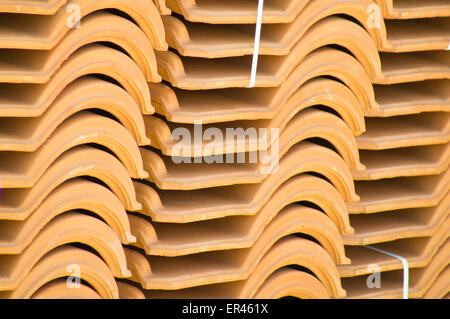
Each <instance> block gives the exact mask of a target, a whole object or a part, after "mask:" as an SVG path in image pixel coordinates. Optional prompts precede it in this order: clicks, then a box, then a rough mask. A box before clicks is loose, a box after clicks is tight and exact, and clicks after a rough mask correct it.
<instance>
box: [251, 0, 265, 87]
mask: <svg viewBox="0 0 450 319" xmlns="http://www.w3.org/2000/svg"><path fill="white" fill-rule="evenodd" d="M263 9H264V0H258V16H257V18H256V31H255V42H254V47H253V61H252V72H251V74H250V85H249V86H247V87H248V88H253V87H254V86H255V83H256V71H257V70H258V58H259V43H260V42H261V25H262V18H263Z"/></svg>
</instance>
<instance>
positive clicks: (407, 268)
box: [364, 246, 409, 299]
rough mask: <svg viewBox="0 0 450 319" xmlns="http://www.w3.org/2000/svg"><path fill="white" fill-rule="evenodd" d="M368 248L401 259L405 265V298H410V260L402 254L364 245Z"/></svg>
mask: <svg viewBox="0 0 450 319" xmlns="http://www.w3.org/2000/svg"><path fill="white" fill-rule="evenodd" d="M364 247H366V248H369V249H372V250H374V251H377V252H379V253H382V254H385V255H388V256H391V257H394V258H397V259H399V260H400V261H401V262H402V265H403V299H408V291H409V265H408V261H407V260H406V259H405V258H403V257H402V256H399V255H396V254H393V253H390V252H388V251H384V250H381V249H378V248H375V247H371V246H364Z"/></svg>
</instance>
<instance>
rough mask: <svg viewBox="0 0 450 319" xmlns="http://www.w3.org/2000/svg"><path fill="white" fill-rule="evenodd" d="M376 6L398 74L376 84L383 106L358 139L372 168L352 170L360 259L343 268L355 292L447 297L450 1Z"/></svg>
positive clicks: (386, 54)
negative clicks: (381, 17)
mask: <svg viewBox="0 0 450 319" xmlns="http://www.w3.org/2000/svg"><path fill="white" fill-rule="evenodd" d="M377 3H378V4H379V5H380V7H381V8H382V12H383V15H384V19H383V21H382V23H380V25H379V28H377V29H376V30H378V32H379V33H380V34H385V36H384V37H381V36H380V37H379V39H381V40H382V41H377V42H376V43H377V48H378V51H379V54H380V58H381V70H382V72H383V74H387V73H391V74H392V76H391V77H390V78H388V77H387V76H386V77H385V78H382V77H375V78H374V79H373V80H372V82H373V83H374V90H375V99H376V101H377V102H378V103H379V105H380V108H379V110H377V112H367V113H366V125H367V131H366V132H365V133H364V134H362V135H361V136H359V137H358V138H357V142H358V148H359V150H360V156H361V162H362V163H363V164H364V165H365V166H366V170H365V171H364V172H355V173H354V174H353V176H354V179H355V180H356V192H357V193H358V195H360V196H361V201H360V202H358V203H356V204H354V203H353V204H351V205H349V213H350V214H351V217H350V221H351V224H352V226H353V227H354V228H355V233H354V234H352V235H350V236H345V237H344V243H345V244H346V252H347V254H348V256H349V258H350V259H351V260H352V264H351V265H345V266H342V267H340V269H339V272H340V274H341V276H342V277H343V279H342V283H343V286H344V289H346V291H347V293H348V297H351V298H402V297H403V298H407V297H410V298H422V297H424V296H427V291H428V290H431V291H436V292H430V294H431V295H428V297H433V298H441V297H444V296H445V295H446V294H447V292H448V290H449V288H450V282H449V281H448V279H445V273H446V269H448V262H449V260H450V259H449V253H450V246H449V242H448V236H449V233H450V224H449V219H448V214H449V212H450V195H449V188H450V172H449V171H448V167H449V161H450V156H449V152H450V148H449V133H450V117H449V113H448V112H449V111H450V104H449V102H450V100H449V97H450V95H449V92H450V82H449V75H450V73H449V72H450V55H449V54H448V51H445V50H446V49H448V48H449V44H450V24H449V22H450V19H449V16H450V12H449V9H450V3H449V2H448V1H427V2H415V1H377ZM394 61H396V63H395V64H394V63H392V64H391V62H394ZM388 70H389V72H387V71H388ZM405 270H409V273H407V272H405ZM373 272H375V273H376V274H375V275H370V274H371V273H373ZM441 273H442V274H443V275H442V276H444V277H442V278H441V277H439V276H440V274H441ZM368 276H369V277H368ZM438 278H439V279H438ZM435 286H436V287H439V288H433V287H435ZM443 287H446V288H443Z"/></svg>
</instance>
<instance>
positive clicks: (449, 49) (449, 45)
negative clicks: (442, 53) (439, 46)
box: [445, 42, 450, 51]
mask: <svg viewBox="0 0 450 319" xmlns="http://www.w3.org/2000/svg"><path fill="white" fill-rule="evenodd" d="M445 50H447V51H450V42H449V43H448V47H447V49H445Z"/></svg>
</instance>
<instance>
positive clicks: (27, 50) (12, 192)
mask: <svg viewBox="0 0 450 319" xmlns="http://www.w3.org/2000/svg"><path fill="white" fill-rule="evenodd" d="M0 12H1V13H0V48H1V49H0V82H1V83H0V122H1V124H0V182H1V200H0V273H1V277H0V297H2V298H69V297H77V298H84V297H86V298H95V297H97V298H98V297H101V298H119V296H120V294H121V292H120V291H123V292H124V293H125V295H126V296H130V295H131V296H135V297H139V296H141V294H140V292H139V291H138V290H137V289H135V288H133V287H131V286H129V285H126V284H125V283H119V284H117V283H116V279H118V278H127V277H129V276H130V275H131V272H130V271H129V269H128V266H127V261H126V256H125V251H124V246H123V245H126V244H130V243H132V242H134V241H136V238H135V236H134V235H132V233H131V226H130V221H129V218H128V214H127V211H137V210H139V209H140V208H141V206H142V205H141V204H140V203H138V201H137V200H136V192H135V190H134V187H133V182H132V178H144V177H146V176H148V173H147V172H146V171H145V170H144V166H143V162H142V158H141V156H140V151H139V146H144V145H149V144H150V140H149V138H148V137H147V135H146V132H145V123H144V119H143V115H142V114H152V113H153V111H154V109H153V107H152V105H151V98H150V93H149V90H148V84H147V83H148V82H159V81H160V80H161V77H160V76H159V75H158V73H157V66H156V59H155V54H154V50H153V48H155V49H160V50H165V49H166V48H167V44H166V42H165V40H164V31H163V30H164V29H163V24H162V21H161V19H160V16H159V13H158V11H157V9H156V7H155V5H154V4H153V3H152V2H149V1H146V0H133V1H129V0H126V1H125V0H123V1H120V0H119V1H109V2H108V1H103V2H99V1H85V0H79V1H70V2H68V1H63V0H61V1H0ZM133 294H134V295H133Z"/></svg>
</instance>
